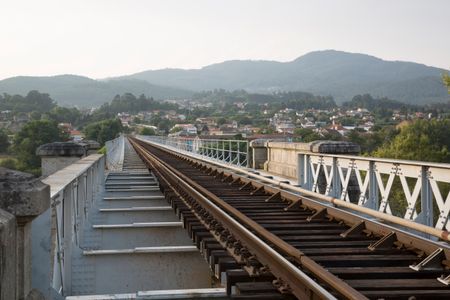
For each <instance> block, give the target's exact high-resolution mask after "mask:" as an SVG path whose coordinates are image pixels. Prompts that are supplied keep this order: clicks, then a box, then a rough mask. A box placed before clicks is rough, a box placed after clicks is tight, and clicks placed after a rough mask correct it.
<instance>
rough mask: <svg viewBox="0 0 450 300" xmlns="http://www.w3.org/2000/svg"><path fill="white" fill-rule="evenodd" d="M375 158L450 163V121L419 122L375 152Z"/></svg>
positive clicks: (404, 129) (407, 127)
mask: <svg viewBox="0 0 450 300" xmlns="http://www.w3.org/2000/svg"><path fill="white" fill-rule="evenodd" d="M374 154H375V156H378V157H388V158H397V159H408V160H421V161H433V162H446V163H448V162H450V119H445V120H429V121H428V120H417V121H415V122H414V123H412V124H410V125H406V126H404V127H402V128H401V129H400V133H399V134H398V135H396V136H395V137H394V138H393V139H392V140H390V141H387V142H386V143H384V144H383V146H381V147H380V148H378V149H377V150H376V151H375V152H374Z"/></svg>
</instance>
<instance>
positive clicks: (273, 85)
mask: <svg viewBox="0 0 450 300" xmlns="http://www.w3.org/2000/svg"><path fill="white" fill-rule="evenodd" d="M445 72H446V70H443V69H439V68H434V67H429V66H425V65H422V64H417V63H411V62H399V61H384V60H381V59H379V58H376V57H373V56H369V55H365V54H354V53H347V52H341V51H334V50H327V51H317V52H311V53H308V54H306V55H303V56H301V57H299V58H298V59H296V60H294V61H291V62H286V63H282V62H275V61H237V60H235V61H226V62H223V63H219V64H213V65H209V66H206V67H204V68H202V69H192V70H182V69H164V70H156V71H145V72H141V73H136V74H133V75H129V76H122V77H117V78H113V79H105V80H94V79H90V78H87V77H82V76H74V75H60V76H52V77H28V76H20V77H13V78H8V79H4V80H1V81H0V94H1V93H8V94H26V93H28V91H30V90H38V91H41V92H45V93H49V94H50V95H51V97H52V98H53V99H55V100H56V101H57V102H58V103H59V104H60V105H69V106H78V107H96V106H100V105H101V104H102V103H105V102H107V101H109V100H110V99H112V98H113V97H114V96H115V95H117V94H124V93H132V94H134V95H140V94H145V95H147V96H151V97H153V98H154V99H156V100H158V99H181V98H190V97H191V96H192V94H193V93H194V92H201V91H207V90H214V89H225V90H228V91H234V90H246V91H247V92H249V93H257V94H274V93H279V92H289V91H295V92H297V91H302V92H306V93H311V94H314V95H321V96H325V97H327V96H331V97H333V99H335V100H336V103H337V104H341V103H343V102H345V101H349V100H351V99H352V98H353V96H355V95H358V94H371V95H372V96H373V97H375V98H380V99H381V98H384V97H386V98H389V99H393V100H397V101H401V102H404V103H408V104H416V105H426V104H429V103H433V102H448V100H449V96H448V94H447V89H446V88H445V87H444V85H443V83H442V78H441V76H442V74H443V73H445Z"/></svg>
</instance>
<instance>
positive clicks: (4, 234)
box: [0, 209, 17, 300]
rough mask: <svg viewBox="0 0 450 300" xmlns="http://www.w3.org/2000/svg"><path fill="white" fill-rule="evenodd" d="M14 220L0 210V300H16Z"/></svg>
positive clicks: (12, 216) (11, 216) (15, 229)
mask: <svg viewBox="0 0 450 300" xmlns="http://www.w3.org/2000/svg"><path fill="white" fill-rule="evenodd" d="M16 232H17V225H16V218H15V217H14V215H12V214H10V213H8V212H6V211H4V210H2V209H0V299H2V300H3V299H16V276H17V268H16V266H17V258H16V239H17V238H16Z"/></svg>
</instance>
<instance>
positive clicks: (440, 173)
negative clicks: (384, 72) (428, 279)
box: [140, 136, 450, 231]
mask: <svg viewBox="0 0 450 300" xmlns="http://www.w3.org/2000/svg"><path fill="white" fill-rule="evenodd" d="M140 138H141V139H143V140H148V141H151V142H154V143H157V144H162V145H165V146H168V147H169V148H171V149H174V150H177V151H179V152H181V153H183V152H187V153H189V154H191V155H194V156H197V157H203V158H206V159H209V160H212V161H221V162H229V161H228V160H227V159H225V160H223V157H226V155H223V154H222V155H221V154H220V151H221V147H222V146H221V145H220V144H219V147H217V144H215V143H216V140H212V141H211V142H209V144H207V143H208V142H205V140H200V141H197V142H196V141H195V139H186V138H166V137H153V136H152V137H148V136H140ZM225 144H226V141H225ZM198 145H202V146H203V148H204V149H203V150H202V151H200V147H199V146H198ZM246 147H247V148H246V149H248V146H247V145H246ZM244 152H245V151H241V153H242V154H244ZM249 160H251V158H249V155H247V156H246V160H245V164H242V163H241V164H240V165H239V164H235V165H237V166H247V163H249V162H250V163H251V161H249ZM297 172H298V174H297V178H298V185H299V187H301V188H302V189H305V190H309V191H312V192H315V193H317V194H320V195H325V196H329V197H332V198H336V199H340V200H343V201H346V202H352V203H354V204H357V205H359V206H362V207H366V208H370V209H372V210H374V211H378V212H381V213H385V214H387V215H394V216H397V217H401V218H403V219H406V220H410V221H414V222H416V223H420V224H424V225H427V226H430V227H434V228H436V229H439V230H447V231H448V230H450V222H449V212H450V164H441V163H430V162H420V161H408V160H395V159H382V158H374V157H360V156H351V155H333V154H319V153H311V152H307V151H305V152H302V151H299V152H298V160H297Z"/></svg>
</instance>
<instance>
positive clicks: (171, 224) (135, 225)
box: [92, 222, 183, 229]
mask: <svg viewBox="0 0 450 300" xmlns="http://www.w3.org/2000/svg"><path fill="white" fill-rule="evenodd" d="M182 226H183V222H151V223H131V224H114V225H104V224H101V225H92V228H95V229H109V228H142V227H144V228H145V227H147V228H152V227H182Z"/></svg>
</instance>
